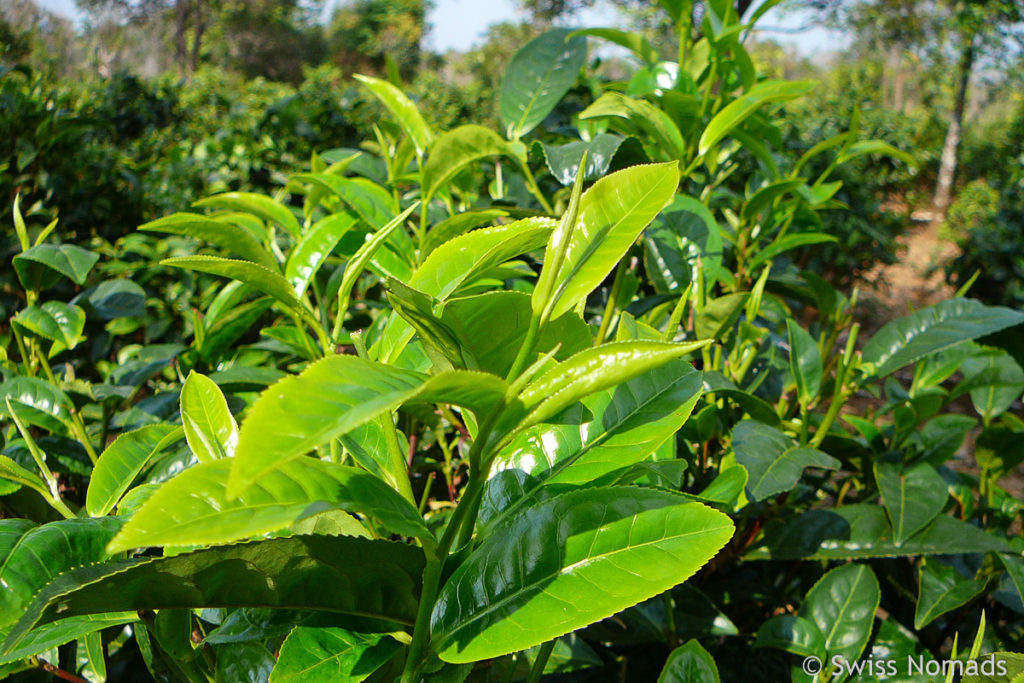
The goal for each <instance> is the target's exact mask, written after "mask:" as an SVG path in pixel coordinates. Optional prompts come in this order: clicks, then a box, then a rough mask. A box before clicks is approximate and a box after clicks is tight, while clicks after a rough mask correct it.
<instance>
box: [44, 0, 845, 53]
mask: <svg viewBox="0 0 1024 683" xmlns="http://www.w3.org/2000/svg"><path fill="white" fill-rule="evenodd" d="M36 2H38V3H39V4H40V5H41V6H43V7H45V8H47V9H49V10H51V11H54V12H57V13H59V14H63V15H65V16H68V17H72V18H75V17H76V16H77V14H78V11H77V8H76V7H75V3H74V0H36ZM328 5H329V6H331V7H333V5H334V3H331V2H329V3H328ZM516 18H517V17H516V2H515V0H435V9H434V11H433V12H432V13H431V15H430V17H429V21H430V23H431V25H432V26H433V31H432V32H431V34H430V36H428V44H429V47H431V48H432V49H434V50H437V51H439V52H445V51H447V50H465V49H467V48H469V47H471V46H473V45H474V44H478V43H479V42H480V40H481V38H482V37H483V35H484V33H485V31H486V30H487V27H488V26H489V25H491V24H494V23H498V22H501V21H508V20H514V19H516ZM801 21H802V17H800V16H794V15H790V14H785V13H779V12H777V11H776V10H772V11H771V12H769V13H768V14H767V15H766V16H765V18H764V19H763V20H762V21H761V24H762V25H763V26H772V27H783V28H792V27H795V26H798V25H799V24H800V23H801ZM578 23H579V24H580V25H581V26H609V25H614V23H615V13H614V12H611V11H608V10H607V9H605V10H600V9H596V10H591V11H588V12H584V13H583V15H582V16H581V17H580V18H579V22H578ZM767 35H768V36H770V37H772V38H773V39H775V40H777V41H778V42H780V43H783V44H793V45H795V46H796V48H797V49H798V50H799V51H800V53H801V54H804V55H810V54H813V53H815V52H818V51H826V50H829V49H832V48H834V47H835V46H836V41H837V39H838V40H841V37H839V36H837V35H836V34H835V33H832V32H829V31H825V30H823V29H812V30H810V31H805V32H802V33H797V34H792V33H768V34H767Z"/></svg>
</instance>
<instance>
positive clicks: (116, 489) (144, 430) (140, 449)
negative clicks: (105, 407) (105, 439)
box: [85, 424, 184, 517]
mask: <svg viewBox="0 0 1024 683" xmlns="http://www.w3.org/2000/svg"><path fill="white" fill-rule="evenodd" d="M183 435H184V432H183V431H182V430H181V428H180V427H175V426H173V425H167V424H156V425H148V426H146V427H141V428H139V429H136V430H135V431H132V432H126V433H125V434H122V435H121V436H119V437H117V438H116V439H115V440H114V442H113V443H112V444H110V445H109V446H107V448H106V450H104V451H103V453H101V454H100V457H99V460H97V461H96V465H95V467H93V470H92V475H91V476H90V477H89V489H88V491H87V492H86V496H85V509H86V510H87V511H88V512H89V515H90V516H92V517H102V516H104V515H106V514H107V513H109V512H110V511H111V510H112V509H113V507H114V506H115V505H117V501H118V500H120V498H121V496H122V495H124V492H125V491H127V490H128V488H129V487H130V486H131V485H132V482H134V481H135V478H136V477H137V476H138V475H139V473H140V472H142V470H143V469H145V467H146V466H147V465H148V464H149V463H150V462H151V461H152V459H153V458H154V457H156V456H157V455H159V454H160V453H161V451H163V450H164V449H165V448H167V446H169V445H170V444H172V443H174V442H176V441H178V440H179V439H180V438H181V437H182V436H183Z"/></svg>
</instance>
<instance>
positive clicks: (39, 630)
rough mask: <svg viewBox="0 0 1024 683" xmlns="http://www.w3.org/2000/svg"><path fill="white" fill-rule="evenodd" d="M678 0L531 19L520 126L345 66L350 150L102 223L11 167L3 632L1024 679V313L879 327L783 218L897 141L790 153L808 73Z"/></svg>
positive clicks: (168, 660) (105, 650)
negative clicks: (42, 217) (588, 18)
mask: <svg viewBox="0 0 1024 683" xmlns="http://www.w3.org/2000/svg"><path fill="white" fill-rule="evenodd" d="M683 4H685V3H673V2H664V3H663V6H664V7H665V8H666V10H667V11H668V12H669V14H670V16H671V18H672V20H673V21H674V22H675V23H676V25H677V26H678V30H679V38H680V40H679V43H680V47H679V49H680V53H679V54H680V59H679V60H678V62H664V61H660V60H659V58H658V57H657V55H656V53H655V52H654V51H653V49H651V46H650V45H649V44H648V43H646V42H645V41H644V40H643V39H642V38H641V37H639V36H635V35H632V34H627V33H623V32H621V31H617V30H611V29H595V30H588V31H584V32H576V33H572V32H569V31H566V30H555V31H551V32H548V33H545V34H543V35H541V36H539V37H538V38H536V39H534V40H532V41H530V42H529V43H527V44H525V45H524V46H523V47H522V48H521V49H520V51H519V52H518V53H517V54H516V56H515V58H514V59H513V61H512V63H511V65H510V67H509V69H508V70H507V71H506V73H505V78H504V80H503V82H502V86H501V92H500V98H499V102H500V106H499V111H500V116H501V120H502V127H503V130H502V133H500V134H499V133H498V132H495V131H494V130H492V129H490V128H486V127H483V126H480V125H475V124H467V125H461V126H457V127H455V128H452V129H450V130H447V131H440V130H437V129H436V128H434V127H433V126H431V125H430V124H428V123H427V121H426V120H425V118H424V117H423V115H422V114H421V113H420V111H419V109H418V108H417V106H416V104H415V103H414V102H413V101H412V99H410V98H409V97H408V96H407V95H406V94H404V93H403V92H402V90H401V89H400V88H398V87H397V86H395V85H394V84H393V83H391V82H388V81H384V80H380V79H375V78H371V77H361V78H359V83H360V87H361V88H362V89H363V91H364V93H365V94H366V96H369V97H373V98H375V99H376V100H378V101H379V102H380V105H381V106H382V107H383V108H384V110H386V111H387V112H388V119H387V121H384V120H381V121H379V122H378V125H377V126H376V127H375V129H374V137H373V138H372V140H370V141H368V142H367V143H365V144H363V145H361V146H360V148H359V150H358V151H357V150H355V149H349V150H334V151H332V152H329V153H324V154H322V155H316V156H313V157H312V160H311V163H310V167H309V168H308V170H305V172H301V173H294V174H291V175H290V176H288V177H287V178H286V179H285V181H284V182H283V183H282V184H281V185H280V186H278V187H277V188H276V189H275V190H274V191H273V192H272V193H260V192H251V191H243V190H231V191H226V192H219V193H215V194H212V195H210V196H207V197H205V198H203V199H200V200H199V201H196V202H195V203H194V204H193V210H190V211H179V212H176V213H172V214H170V215H167V216H164V217H162V218H158V219H156V220H153V221H150V222H147V223H145V224H143V225H142V226H140V232H139V233H137V234H134V235H130V236H127V237H125V238H124V239H123V240H122V241H121V242H119V244H118V246H117V248H116V249H113V248H110V247H108V246H104V247H103V253H102V254H101V253H97V252H96V251H92V250H90V249H87V248H85V247H88V246H90V245H89V244H88V243H86V244H85V245H84V246H80V245H76V244H73V243H71V242H70V241H65V240H63V239H62V236H63V234H62V233H61V232H59V231H55V230H54V229H53V225H52V224H51V225H48V226H45V227H44V225H43V224H42V223H41V222H40V221H38V220H29V221H26V220H24V218H23V217H22V215H21V213H20V211H19V210H18V208H17V204H15V207H14V211H13V219H14V227H15V238H16V246H15V249H16V251H17V254H16V255H15V256H14V257H13V259H12V269H13V271H14V276H13V278H12V281H11V287H12V288H14V287H17V294H16V297H17V299H16V300H17V301H18V306H17V311H16V312H15V313H14V314H13V316H12V317H11V318H10V327H9V328H7V329H5V330H4V341H5V352H4V357H3V365H2V371H3V382H2V384H0V396H2V397H3V403H2V405H0V417H2V418H3V420H4V422H3V424H4V447H3V455H2V456H0V485H2V486H4V487H5V488H4V489H3V491H2V493H3V494H4V495H3V496H2V497H0V506H2V510H3V516H4V519H2V520H0V539H2V540H0V581H2V582H3V584H4V586H5V587H6V591H5V592H4V593H3V594H2V596H0V604H2V607H3V609H2V611H0V632H2V635H3V644H2V651H3V654H2V655H0V666H2V667H3V669H0V670H2V671H3V673H4V674H5V675H9V676H13V677H17V676H21V677H28V676H30V675H32V674H33V673H35V672H39V671H44V672H58V673H59V674H60V675H62V676H63V677H64V678H65V679H66V678H67V677H68V676H78V677H83V678H87V679H90V680H102V679H105V678H107V677H108V676H109V677H110V678H117V677H135V678H137V677H140V676H143V675H144V674H143V671H148V672H149V674H150V675H151V676H152V677H153V678H155V679H157V680H184V681H200V680H218V681H239V680H253V681H256V680H270V681H273V682H275V683H276V682H279V681H293V680H298V679H300V678H301V679H303V680H305V681H310V680H324V681H327V680H331V681H334V680H378V681H390V680H402V681H407V682H408V681H463V680H480V681H482V680H502V681H504V680H528V681H538V680H541V678H543V677H545V676H552V677H554V676H561V677H563V678H562V679H564V680H609V679H613V678H614V679H619V680H653V679H655V678H657V679H658V680H659V681H717V680H720V679H724V680H737V679H740V677H741V676H745V677H747V678H751V679H753V680H785V679H786V678H791V679H792V680H798V681H804V680H813V681H840V680H846V679H851V680H862V681H866V680H876V679H880V678H885V677H887V676H889V671H888V669H887V670H886V671H885V672H882V673H879V672H878V671H876V670H872V669H871V667H870V666H869V664H868V663H870V662H883V661H885V662H892V665H893V666H896V667H897V668H898V669H899V670H898V671H895V672H894V673H893V674H892V675H894V676H900V677H901V678H900V679H901V680H910V675H911V673H912V672H908V668H909V667H910V666H913V665H914V664H913V663H915V662H916V663H917V664H918V665H920V666H922V667H925V666H927V667H929V671H930V670H931V669H930V667H934V666H939V665H940V663H941V661H943V660H947V659H958V658H959V660H961V661H963V662H965V663H964V664H963V666H964V668H965V670H966V671H967V673H966V674H965V675H964V677H963V680H965V681H981V680H991V677H990V678H988V679H986V678H982V676H983V675H987V674H984V673H983V672H981V671H975V669H977V668H979V666H980V665H979V664H978V662H980V661H981V660H982V655H983V654H985V655H991V658H993V659H992V660H991V662H996V661H998V663H999V665H1000V666H1005V667H1007V668H1006V675H1005V676H1004V678H1003V679H996V680H1010V676H1015V675H1017V673H1016V672H1017V671H1018V670H1019V668H1020V661H1021V660H1020V655H1014V654H1011V653H1008V652H1006V650H1009V649H1011V648H1012V647H1013V645H1014V643H1016V642H1019V634H1020V632H1021V627H1022V625H1024V620H1022V615H1024V608H1022V606H1021V605H1022V603H1021V595H1022V590H1024V556H1022V551H1024V544H1022V543H1021V539H1020V537H1019V531H1020V524H1021V510H1022V502H1021V500H1020V499H1019V498H1018V497H1017V496H1016V495H1015V494H1014V490H1015V488H1014V486H1015V482H1014V474H1013V473H1014V470H1015V468H1016V467H1017V466H1018V465H1019V464H1020V461H1021V456H1020V450H1019V448H1017V443H1018V442H1019V438H1020V434H1021V432H1022V431H1024V422H1022V421H1021V419H1020V401H1019V399H1020V397H1021V394H1022V393H1024V371H1022V370H1021V365H1020V363H1021V362H1022V360H1024V359H1022V354H1021V348H1020V339H1021V338H1022V335H1021V332H1022V331H1024V313H1022V312H1021V311H1018V310H1015V309H1011V308H1006V307H999V306H986V305H984V304H982V303H980V302H978V301H975V300H972V299H967V298H954V299H951V300H949V301H944V302H942V303H939V304H936V305H934V306H930V307H928V308H924V309H921V310H919V311H915V312H912V313H910V314H909V315H908V316H907V317H905V318H902V319H899V320H894V321H891V322H889V323H887V324H886V325H884V326H883V327H882V328H881V329H880V330H879V331H878V332H877V333H875V334H874V335H873V336H872V337H871V338H870V339H868V340H864V339H861V336H860V330H859V326H858V325H857V324H856V323H854V319H853V313H854V310H855V308H856V303H857V302H856V297H855V296H854V297H848V296H846V295H844V294H843V293H842V292H840V291H838V290H836V289H834V288H833V287H831V286H830V285H829V284H828V283H827V282H826V281H824V280H823V279H822V278H821V277H819V276H818V275H816V274H814V273H812V272H808V271H801V270H799V269H798V268H797V267H796V266H794V265H793V262H792V260H791V259H789V258H788V256H789V255H791V254H792V252H793V251H794V250H796V249H799V248H803V247H808V246H811V245H825V244H830V243H834V241H835V239H836V238H835V236H833V235H830V234H828V233H826V232H823V231H821V226H822V225H823V219H822V215H823V213H824V212H826V211H830V210H837V207H838V206H839V205H838V202H837V201H836V199H835V197H836V195H837V193H838V192H839V191H840V190H841V183H839V182H837V181H836V180H834V177H833V175H832V172H833V170H834V169H835V168H837V167H840V168H841V167H842V165H844V164H846V163H848V162H850V161H852V160H854V159H856V158H858V157H861V156H864V155H868V154H872V155H877V154H882V155H888V156H892V157H897V158H899V157H902V156H903V153H902V152H900V151H899V150H897V149H895V148H893V147H892V146H890V145H887V144H885V143H883V142H880V141H868V142H865V141H863V140H861V139H860V138H859V137H858V131H857V128H856V125H853V127H852V128H851V129H850V130H842V131H838V132H837V133H836V135H834V136H833V137H831V138H829V139H827V140H825V141H823V142H822V143H820V144H818V145H816V146H815V147H814V148H812V149H810V150H808V151H807V152H805V153H804V154H803V155H802V156H801V157H798V158H794V155H792V154H791V153H789V151H788V150H787V148H786V147H785V145H784V144H783V136H782V131H781V128H782V127H783V126H784V120H783V118H782V115H781V113H780V106H781V105H783V104H784V103H786V102H791V101H794V100H797V99H798V98H800V97H802V96H804V95H806V94H807V93H808V92H810V91H811V90H812V89H813V87H814V83H811V82H787V81H782V80H770V79H764V78H761V77H759V75H758V74H757V73H755V72H754V70H753V68H752V67H751V60H750V58H749V55H747V53H746V50H745V48H744V46H743V38H744V37H745V35H746V32H747V31H748V30H749V26H748V25H745V24H741V23H740V20H739V17H737V16H736V14H735V11H734V10H732V9H731V6H730V4H729V3H717V2H711V3H708V5H707V11H706V12H705V14H704V15H703V19H702V23H701V25H700V26H699V29H700V30H699V31H698V30H697V28H698V27H696V26H693V25H692V24H691V22H690V21H689V20H688V13H686V12H684V11H683V7H681V5H683ZM769 4H771V3H769ZM755 20H756V17H754V18H753V19H748V20H747V21H748V24H749V23H750V22H752V21H755ZM589 40H611V41H613V42H615V43H618V44H620V45H623V46H624V47H626V48H627V49H629V50H631V51H633V52H634V53H635V54H636V57H637V59H638V60H640V61H641V62H642V63H643V64H644V66H643V68H642V70H641V71H640V73H639V75H638V76H637V77H635V78H634V79H633V80H632V81H630V83H629V85H628V88H627V89H626V91H625V92H623V91H622V88H621V85H622V84H615V83H601V82H599V81H596V80H588V84H589V85H591V86H592V87H593V88H596V92H595V91H593V90H588V93H589V94H584V93H582V92H580V91H576V92H574V88H576V87H577V83H578V78H579V75H580V71H581V69H584V68H585V65H586V62H587V49H588V48H587V43H588V41H589ZM680 64H681V65H682V67H680V66H679V65H680ZM567 96H568V98H569V99H568V100H566V97H567ZM576 97H579V99H578V100H576V99H575V98H576ZM574 109H575V110H576V111H577V113H576V114H575V115H573V114H572V112H573V110H574ZM819 155H820V156H823V157H824V158H826V159H827V160H828V163H827V164H826V165H825V167H824V168H823V169H822V170H820V171H818V170H817V169H816V167H814V166H812V165H811V164H812V162H813V161H814V160H815V158H816V157H818V156H819ZM751 159H752V160H753V162H752V163H751V162H750V160H751ZM838 210H842V209H838ZM14 278H16V279H14ZM801 321H803V322H801ZM965 406H966V407H968V408H967V411H966V412H965V411H964V410H962V408H964V407H965ZM969 433H970V434H976V438H975V439H974V443H975V448H974V461H973V462H975V463H976V464H977V466H978V468H977V469H971V468H969V467H965V462H964V461H963V460H962V459H961V458H960V457H959V456H958V455H957V454H958V452H959V451H960V450H961V448H962V446H963V444H964V442H965V440H966V438H967V436H968V434H969ZM969 462H970V461H969ZM991 653H995V654H991ZM968 660H970V662H969V663H967V662H968ZM815 662H817V663H818V666H817V668H816V667H815ZM855 665H858V666H860V673H859V674H855V673H854V672H853V667H854V666H855ZM992 665H993V666H994V664H992ZM865 667H868V668H867V669H865ZM972 672H973V673H972ZM999 675H1002V674H999ZM15 680H17V679H16V678H15Z"/></svg>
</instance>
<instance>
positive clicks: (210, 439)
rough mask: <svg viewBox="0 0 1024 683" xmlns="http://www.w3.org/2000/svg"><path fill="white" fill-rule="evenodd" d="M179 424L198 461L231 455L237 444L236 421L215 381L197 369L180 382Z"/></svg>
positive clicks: (208, 460)
mask: <svg viewBox="0 0 1024 683" xmlns="http://www.w3.org/2000/svg"><path fill="white" fill-rule="evenodd" d="M181 426H182V428H183V429H184V431H185V438H186V439H187V440H188V446H189V448H191V449H192V453H194V454H195V456H196V458H197V459H198V460H199V462H210V461H211V460H217V459H219V458H230V457H231V456H232V455H234V453H235V447H236V446H237V445H238V425H237V424H235V418H234V417H233V416H232V415H231V411H230V410H228V404H227V401H226V400H225V399H224V394H222V393H221V391H220V388H219V387H218V386H217V384H216V383H215V382H214V381H213V380H211V379H210V378H209V377H206V376H205V375H201V374H199V373H197V372H196V371H194V370H193V371H191V372H189V373H188V377H187V378H186V379H185V383H184V384H182V385H181Z"/></svg>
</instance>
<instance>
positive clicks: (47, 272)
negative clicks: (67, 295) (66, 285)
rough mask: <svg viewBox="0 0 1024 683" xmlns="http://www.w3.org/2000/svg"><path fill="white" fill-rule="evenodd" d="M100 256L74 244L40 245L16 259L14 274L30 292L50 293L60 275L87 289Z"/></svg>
mask: <svg viewBox="0 0 1024 683" xmlns="http://www.w3.org/2000/svg"><path fill="white" fill-rule="evenodd" d="M99 258H100V257H99V254H94V253H93V252H91V251H87V250H85V249H82V248H81V247H76V246H75V245H73V244H61V245H59V246H56V245H53V244H37V245H36V246H34V247H31V248H30V249H27V250H25V251H23V252H21V253H20V254H18V255H17V256H15V257H14V258H13V259H12V261H11V262H12V263H13V264H14V271H15V272H16V273H17V274H18V279H19V280H20V281H21V284H22V285H24V286H25V288H26V289H32V290H39V289H46V288H48V287H50V286H52V285H54V284H55V283H56V282H57V280H58V279H60V275H63V276H64V277H66V278H68V279H70V280H71V281H72V282H74V283H75V284H76V285H84V284H85V278H86V276H87V275H88V274H89V271H90V270H92V267H93V266H94V265H96V261H98V260H99Z"/></svg>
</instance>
